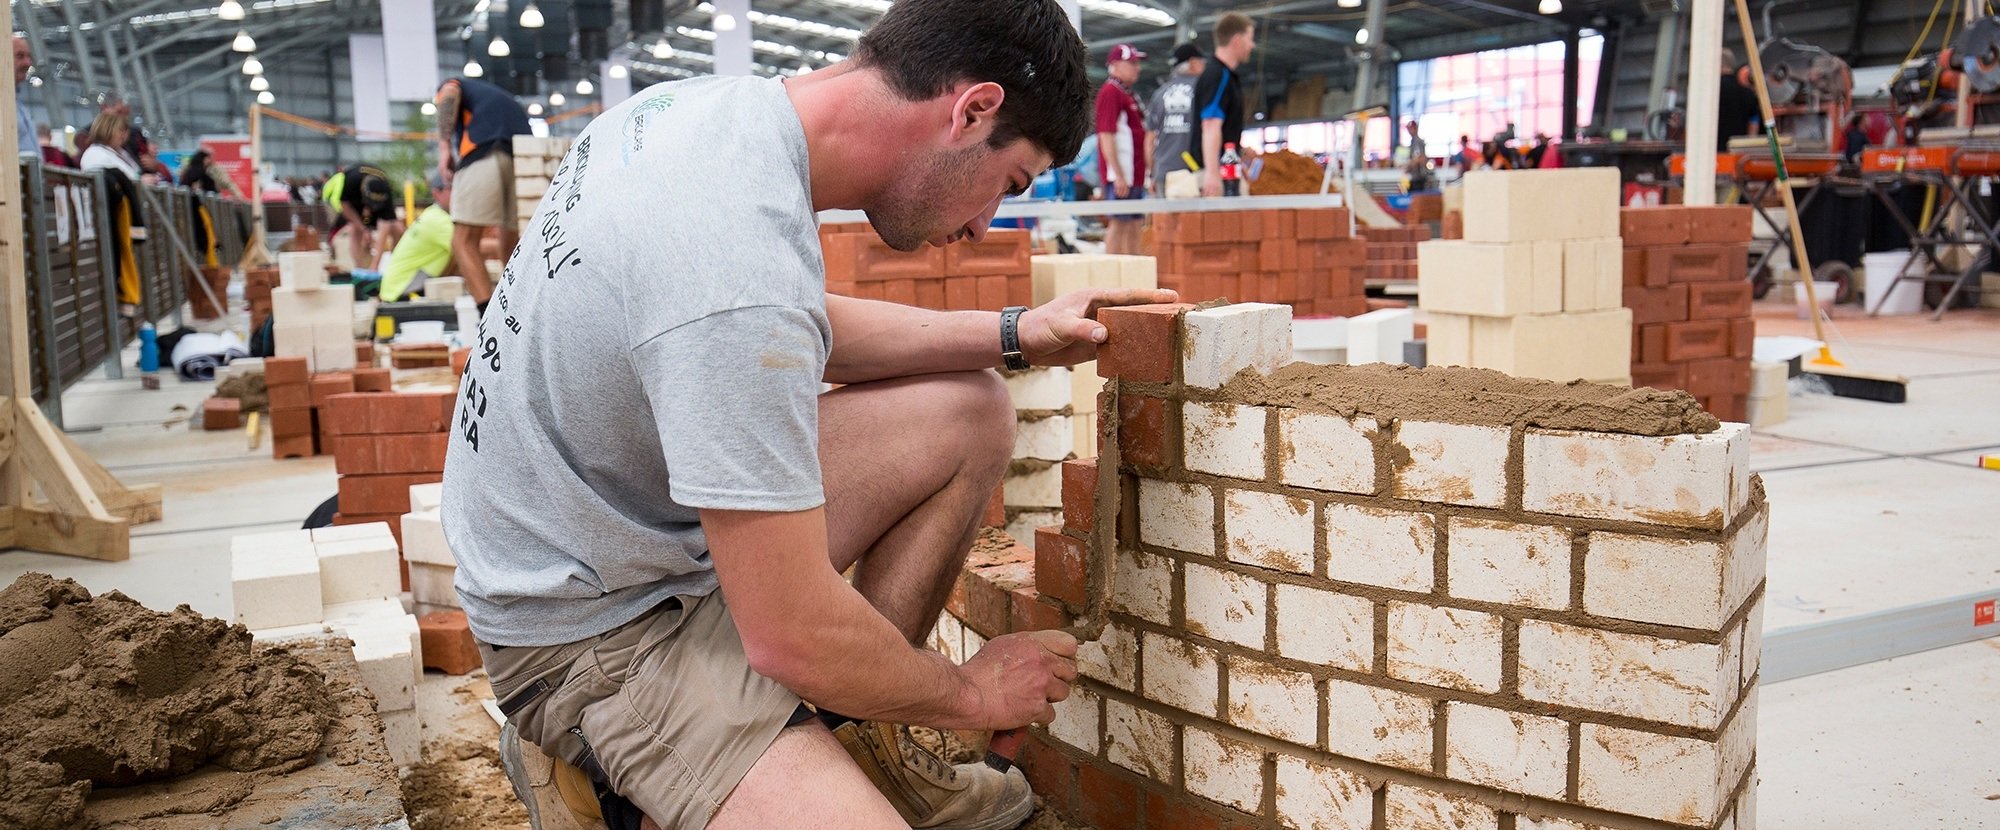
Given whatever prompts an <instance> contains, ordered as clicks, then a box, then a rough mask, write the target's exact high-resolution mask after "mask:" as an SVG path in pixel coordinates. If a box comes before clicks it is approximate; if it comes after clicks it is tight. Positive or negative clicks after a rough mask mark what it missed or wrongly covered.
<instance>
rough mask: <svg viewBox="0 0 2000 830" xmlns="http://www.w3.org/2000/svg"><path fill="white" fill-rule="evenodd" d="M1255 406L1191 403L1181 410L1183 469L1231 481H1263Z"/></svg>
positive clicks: (1259, 414)
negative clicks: (1236, 479)
mask: <svg viewBox="0 0 2000 830" xmlns="http://www.w3.org/2000/svg"><path fill="white" fill-rule="evenodd" d="M1267 412H1268V410H1266V409H1264V408H1263V407H1258V406H1237V405H1235V404H1226V403H1221V404H1210V403H1195V402H1193V401H1190V402H1188V403H1186V404H1184V405H1183V406H1182V407H1181V434H1182V435H1183V436H1185V437H1186V438H1185V440H1186V452H1185V454H1184V455H1183V456H1182V457H1183V458H1184V459H1185V463H1186V465H1187V468H1188V469H1190V470H1193V471H1195V472H1198V473H1213V474H1215V475H1219V476H1229V477H1231V478H1247V479H1252V480H1256V481H1262V480H1264V419H1265V417H1266V413H1267Z"/></svg>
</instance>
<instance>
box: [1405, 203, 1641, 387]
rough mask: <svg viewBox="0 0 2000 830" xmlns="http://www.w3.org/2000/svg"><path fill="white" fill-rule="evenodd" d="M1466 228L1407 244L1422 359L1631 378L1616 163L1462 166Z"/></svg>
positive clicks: (1551, 374)
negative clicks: (1424, 323)
mask: <svg viewBox="0 0 2000 830" xmlns="http://www.w3.org/2000/svg"><path fill="white" fill-rule="evenodd" d="M1459 189H1460V190H1461V191H1462V192H1463V196H1464V200H1465V238H1464V239H1452V240H1433V241H1430V242H1424V243H1420V244H1419V245H1418V246H1417V292H1418V299H1419V302H1420V303H1422V305H1423V307H1424V309H1425V310H1426V311H1427V312H1429V313H1430V320H1429V323H1428V332H1429V333H1428V340H1429V343H1428V346H1427V350H1428V360H1429V362H1430V365H1433V366H1474V367H1478V368H1482V369H1496V370H1499V371H1502V372H1506V373H1508V374H1510V375H1518V376H1520V377H1533V378H1547V379H1549V380H1576V379H1579V378H1581V379H1583V380H1591V381H1598V382H1601V383H1615V384H1620V385H1627V386H1629V385H1631V359H1632V333H1631V329H1632V312H1631V310H1630V309H1627V308H1625V307H1624V305H1623V302H1624V290H1625V289H1624V247H1623V244H1622V242H1621V241H1620V239H1619V236H1618V200H1619V182H1618V171H1616V170H1614V169H1611V168H1608V167H1602V168H1600V167H1586V168H1576V169H1570V170H1514V171H1491V170H1482V171H1474V172H1471V173H1468V174H1466V176H1465V179H1464V184H1463V186H1462V187H1460V188H1459Z"/></svg>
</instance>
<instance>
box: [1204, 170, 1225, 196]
mask: <svg viewBox="0 0 2000 830" xmlns="http://www.w3.org/2000/svg"><path fill="white" fill-rule="evenodd" d="M1201 195H1203V196H1220V195H1222V173H1220V172H1219V171H1217V170H1216V169H1215V168H1213V167H1211V168H1209V169H1207V170H1203V171H1201Z"/></svg>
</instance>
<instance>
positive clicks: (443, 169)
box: [438, 159, 452, 187]
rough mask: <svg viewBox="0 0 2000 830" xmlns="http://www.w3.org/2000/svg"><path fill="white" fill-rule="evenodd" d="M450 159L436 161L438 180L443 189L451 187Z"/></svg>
mask: <svg viewBox="0 0 2000 830" xmlns="http://www.w3.org/2000/svg"><path fill="white" fill-rule="evenodd" d="M451 172H452V171H451V159H438V179H439V180H440V181H442V182H444V186H445V187H450V186H451Z"/></svg>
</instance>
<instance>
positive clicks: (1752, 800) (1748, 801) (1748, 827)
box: [1736, 306, 1991, 830]
mask: <svg viewBox="0 0 2000 830" xmlns="http://www.w3.org/2000/svg"><path fill="white" fill-rule="evenodd" d="M1988 307H1989V308H1990V307H1991V306H1988ZM1736 828H1737V830H1757V782H1756V781H1755V780H1752V781H1751V782H1750V786H1748V787H1744V788H1743V794H1742V795H1740V796H1737V798H1736Z"/></svg>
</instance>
